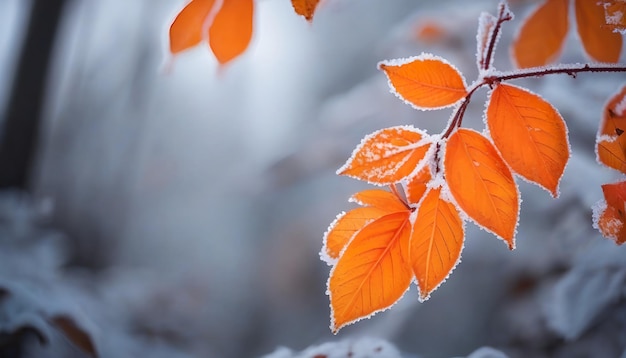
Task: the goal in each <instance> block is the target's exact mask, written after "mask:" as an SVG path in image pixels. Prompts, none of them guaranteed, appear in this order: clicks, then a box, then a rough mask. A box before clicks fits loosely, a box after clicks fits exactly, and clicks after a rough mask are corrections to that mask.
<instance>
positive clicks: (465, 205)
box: [444, 128, 519, 249]
mask: <svg viewBox="0 0 626 358" xmlns="http://www.w3.org/2000/svg"><path fill="white" fill-rule="evenodd" d="M444 167H445V176H446V181H447V183H448V186H449V188H450V192H451V193H452V195H453V196H454V199H455V200H456V202H457V203H458V204H459V206H460V207H461V209H463V211H464V212H465V213H466V214H467V215H468V216H469V217H470V218H471V219H472V220H474V221H475V222H476V223H477V224H478V225H481V226H482V227H484V228H486V229H487V230H489V231H491V232H493V233H494V234H496V235H497V236H499V237H501V238H502V239H504V240H505V241H506V242H507V244H508V246H509V249H513V248H514V247H515V240H514V235H515V226H516V225H517V218H518V215H519V197H518V192H517V185H516V184H515V181H514V180H513V176H512V175H511V171H510V169H509V167H508V166H507V165H506V163H505V162H504V160H503V159H502V158H501V157H500V154H498V152H497V150H496V148H495V147H494V146H493V145H492V144H491V142H490V141H489V140H488V139H487V138H485V137H484V136H483V135H481V134H480V133H478V132H476V131H474V130H470V129H463V128H461V129H458V130H457V131H456V132H454V133H453V134H452V135H451V136H450V138H449V139H448V143H447V145H446V153H445V157H444Z"/></svg>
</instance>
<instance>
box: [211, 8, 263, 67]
mask: <svg viewBox="0 0 626 358" xmlns="http://www.w3.org/2000/svg"><path fill="white" fill-rule="evenodd" d="M253 25H254V1H253V0H224V2H223V4H222V7H221V8H220V10H219V11H218V13H217V14H216V15H215V19H214V20H213V23H212V24H211V27H210V28H209V45H210V47H211V50H212V51H213V54H214V55H215V57H216V58H217V61H218V62H219V63H220V64H222V65H224V64H226V63H228V62H230V61H232V60H233V59H235V58H236V57H237V56H239V55H241V54H242V53H243V52H244V51H245V50H246V49H247V48H248V45H249V44H250V40H251V39H252V31H253Z"/></svg>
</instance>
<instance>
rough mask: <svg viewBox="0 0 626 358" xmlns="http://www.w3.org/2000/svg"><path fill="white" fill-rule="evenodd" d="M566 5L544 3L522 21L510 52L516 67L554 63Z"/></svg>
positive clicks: (564, 0)
mask: <svg viewBox="0 0 626 358" xmlns="http://www.w3.org/2000/svg"><path fill="white" fill-rule="evenodd" d="M583 1H589V2H592V1H593V0H583ZM568 5H569V0H546V1H545V2H544V3H543V4H541V5H540V6H539V7H537V8H536V9H535V11H534V12H533V13H532V14H531V15H530V16H528V17H527V18H526V20H525V21H524V23H523V25H522V27H521V29H520V30H519V32H518V34H517V36H516V37H515V40H514V41H513V44H512V48H511V54H512V56H513V61H514V62H515V65H516V66H517V67H519V68H527V67H535V66H543V65H546V64H548V63H551V62H554V60H556V58H557V57H558V56H559V54H560V53H561V49H562V48H563V44H564V42H565V35H567V28H568V26H569V24H568V20H567V13H568Z"/></svg>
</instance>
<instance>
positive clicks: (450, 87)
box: [378, 54, 467, 109]
mask: <svg viewBox="0 0 626 358" xmlns="http://www.w3.org/2000/svg"><path fill="white" fill-rule="evenodd" d="M378 68H380V69H381V70H383V71H384V72H385V74H386V75H387V78H388V79H389V86H390V87H391V90H392V91H393V92H394V93H395V94H396V95H397V96H398V97H399V98H400V99H402V100H404V101H406V102H407V103H409V104H411V105H412V106H414V107H415V108H417V109H437V108H444V107H448V106H451V105H453V104H455V103H457V102H458V101H460V100H461V99H462V98H463V97H465V95H466V94H467V89H466V85H465V79H463V76H462V75H461V73H460V72H459V70H457V69H456V68H455V67H454V66H452V65H451V64H450V63H448V62H447V61H446V60H444V59H443V58H440V57H437V56H434V55H431V54H422V55H420V56H417V57H411V58H409V59H405V60H395V61H383V62H381V63H379V64H378Z"/></svg>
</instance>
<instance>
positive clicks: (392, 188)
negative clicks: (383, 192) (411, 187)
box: [389, 184, 411, 210]
mask: <svg viewBox="0 0 626 358" xmlns="http://www.w3.org/2000/svg"><path fill="white" fill-rule="evenodd" d="M389 189H390V190H391V192H392V193H393V195H395V196H396V197H397V198H398V200H400V201H401V202H402V204H404V206H406V208H407V209H409V210H410V209H411V206H410V205H409V203H408V202H407V200H406V199H405V197H404V196H402V195H400V193H399V192H398V188H397V187H396V185H395V184H389Z"/></svg>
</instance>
